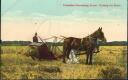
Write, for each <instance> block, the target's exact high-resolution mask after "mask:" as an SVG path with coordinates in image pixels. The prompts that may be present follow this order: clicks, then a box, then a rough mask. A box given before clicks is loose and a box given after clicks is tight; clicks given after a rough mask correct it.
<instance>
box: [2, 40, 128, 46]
mask: <svg viewBox="0 0 128 80" xmlns="http://www.w3.org/2000/svg"><path fill="white" fill-rule="evenodd" d="M30 43H32V42H31V41H2V43H1V45H3V46H11V45H12V46H15V45H16V46H18V45H19V46H26V45H29V44H30ZM40 43H41V42H40ZM46 44H48V45H54V46H62V45H63V42H59V43H53V42H46ZM127 44H128V43H127V41H112V42H107V43H102V42H100V46H127Z"/></svg>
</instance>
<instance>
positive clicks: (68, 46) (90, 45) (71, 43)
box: [63, 28, 106, 64]
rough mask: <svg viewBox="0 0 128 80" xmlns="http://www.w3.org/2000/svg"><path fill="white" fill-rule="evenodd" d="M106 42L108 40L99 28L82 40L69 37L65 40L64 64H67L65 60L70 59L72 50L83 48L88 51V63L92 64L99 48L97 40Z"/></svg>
mask: <svg viewBox="0 0 128 80" xmlns="http://www.w3.org/2000/svg"><path fill="white" fill-rule="evenodd" d="M98 39H99V40H101V41H103V42H106V38H105V36H104V33H103V31H102V28H99V29H98V30H96V31H95V32H94V33H92V34H91V35H89V36H87V37H84V38H82V39H80V38H75V37H68V38H65V39H64V45H63V62H64V63H65V62H66V60H65V58H68V59H69V54H70V51H71V50H72V49H75V50H77V51H79V50H80V49H81V47H82V48H83V49H84V50H85V51H86V54H87V58H86V63H87V64H92V56H93V53H94V52H95V49H96V48H97V40H98Z"/></svg>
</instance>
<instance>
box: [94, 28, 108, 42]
mask: <svg viewBox="0 0 128 80" xmlns="http://www.w3.org/2000/svg"><path fill="white" fill-rule="evenodd" d="M95 35H96V37H97V39H99V40H101V41H103V42H106V41H107V40H106V38H105V36H104V33H103V31H102V28H100V27H99V29H98V30H97V31H96V33H95Z"/></svg>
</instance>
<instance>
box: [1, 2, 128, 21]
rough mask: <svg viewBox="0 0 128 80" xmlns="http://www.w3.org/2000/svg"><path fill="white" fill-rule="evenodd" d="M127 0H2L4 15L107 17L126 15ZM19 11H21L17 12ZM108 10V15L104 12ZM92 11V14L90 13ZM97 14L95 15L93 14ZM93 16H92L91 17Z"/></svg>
mask: <svg viewBox="0 0 128 80" xmlns="http://www.w3.org/2000/svg"><path fill="white" fill-rule="evenodd" d="M89 3H91V4H119V5H121V7H114V8H113V7H109V8H103V7H91V8H88V7H66V6H65V7H64V6H63V4H89ZM126 4H127V0H116V1H115V0H2V15H4V16H6V14H7V13H10V16H18V17H21V16H25V17H26V16H31V17H33V16H35V15H34V14H36V13H39V14H44V15H48V16H65V15H70V14H72V13H74V12H76V13H74V14H75V15H78V16H83V17H88V16H89V17H90V16H92V17H99V18H100V17H101V16H103V17H106V18H108V17H109V18H117V17H120V18H123V19H125V17H126V8H127V6H126ZM18 11H19V13H17V12H18ZM102 11H107V14H108V15H107V16H106V15H105V16H104V14H105V13H102ZM90 13H91V14H90ZM92 13H93V15H95V16H93V15H92ZM90 18H91V17H90Z"/></svg>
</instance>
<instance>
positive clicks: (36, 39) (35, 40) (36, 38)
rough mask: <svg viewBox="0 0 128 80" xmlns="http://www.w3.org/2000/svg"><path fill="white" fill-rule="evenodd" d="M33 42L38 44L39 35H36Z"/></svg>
mask: <svg viewBox="0 0 128 80" xmlns="http://www.w3.org/2000/svg"><path fill="white" fill-rule="evenodd" d="M33 42H36V43H38V37H37V33H35V36H34V37H33Z"/></svg>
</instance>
